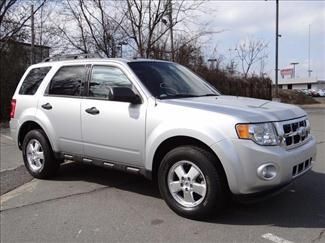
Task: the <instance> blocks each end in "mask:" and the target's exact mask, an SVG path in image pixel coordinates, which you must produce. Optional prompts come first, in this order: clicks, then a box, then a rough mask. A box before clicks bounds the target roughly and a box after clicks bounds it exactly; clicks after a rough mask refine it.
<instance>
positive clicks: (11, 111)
mask: <svg viewBox="0 0 325 243" xmlns="http://www.w3.org/2000/svg"><path fill="white" fill-rule="evenodd" d="M15 111H16V100H15V99H12V100H11V110H10V118H11V119H12V118H14V117H15Z"/></svg>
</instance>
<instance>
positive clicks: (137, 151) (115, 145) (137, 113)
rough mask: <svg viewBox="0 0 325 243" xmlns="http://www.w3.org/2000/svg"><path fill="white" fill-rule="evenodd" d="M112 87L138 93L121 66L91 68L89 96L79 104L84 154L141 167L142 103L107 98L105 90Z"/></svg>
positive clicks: (143, 130) (107, 94) (96, 66)
mask: <svg viewBox="0 0 325 243" xmlns="http://www.w3.org/2000/svg"><path fill="white" fill-rule="evenodd" d="M114 86H115V87H116V86H119V87H121V86H126V87H130V88H132V89H133V91H134V92H135V93H138V94H139V92H138V91H137V89H136V88H135V86H134V85H133V84H132V82H131V81H130V79H129V78H128V76H127V75H126V74H125V72H124V71H122V69H121V68H119V67H117V66H107V65H94V66H93V67H92V69H91V72H90V81H89V88H88V89H89V92H88V93H89V95H88V97H87V99H83V100H82V104H81V120H82V137H83V142H84V152H85V156H86V157H88V158H89V159H92V158H95V159H102V160H108V161H112V162H119V163H125V164H127V165H134V166H138V167H141V165H142V163H143V151H144V146H145V117H146V103H142V104H137V105H134V104H131V103H128V102H118V101H112V100H109V89H110V87H114ZM139 95H140V94H139ZM140 97H141V96H140ZM89 109H96V110H97V111H98V112H96V113H94V114H90V113H88V112H87V110H89Z"/></svg>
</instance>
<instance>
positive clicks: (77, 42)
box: [58, 0, 126, 57]
mask: <svg viewBox="0 0 325 243" xmlns="http://www.w3.org/2000/svg"><path fill="white" fill-rule="evenodd" d="M109 4H114V2H109V1H103V0H89V1H87V0H78V1H69V0H66V2H65V4H64V6H65V9H66V13H65V19H66V20H69V22H67V23H65V24H61V25H58V29H59V30H60V32H61V33H62V36H63V37H64V39H66V40H67V41H68V43H69V44H70V45H72V46H73V47H74V48H75V49H77V50H79V51H81V52H82V53H89V52H98V53H100V54H103V55H104V56H107V57H116V56H117V49H118V45H119V43H121V42H123V41H124V40H125V36H126V34H125V31H123V28H122V26H121V22H123V20H124V16H123V15H118V14H114V13H116V11H115V9H113V8H114V6H111V5H109ZM72 23H74V27H75V30H76V31H74V32H71V31H70V28H71V24H72Z"/></svg>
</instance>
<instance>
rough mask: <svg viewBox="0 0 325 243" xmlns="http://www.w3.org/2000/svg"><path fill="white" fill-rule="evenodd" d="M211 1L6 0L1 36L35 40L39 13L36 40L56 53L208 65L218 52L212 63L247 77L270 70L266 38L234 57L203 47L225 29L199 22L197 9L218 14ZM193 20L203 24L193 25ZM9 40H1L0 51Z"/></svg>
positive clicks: (0, 13)
mask: <svg viewBox="0 0 325 243" xmlns="http://www.w3.org/2000/svg"><path fill="white" fill-rule="evenodd" d="M205 4H206V1H204V0H202V1H186V0H124V1H109V0H73V1H69V0H62V1H59V0H24V1H22V0H2V1H1V3H0V40H1V42H2V43H6V42H8V41H12V40H14V41H22V42H30V39H31V23H30V22H31V21H30V20H31V15H32V14H33V15H34V19H35V28H34V29H35V36H36V38H35V41H36V44H39V45H47V46H50V47H51V52H52V54H53V55H59V54H64V53H76V52H77V53H96V54H98V55H100V56H103V57H122V56H123V57H125V56H129V57H130V56H135V57H141V58H158V59H167V60H172V61H176V62H178V63H181V64H184V65H186V66H189V67H197V66H198V65H204V63H206V62H207V61H206V60H205V57H204V56H207V55H214V56H212V59H210V61H211V62H210V65H209V66H210V67H211V68H212V69H217V70H218V71H220V70H221V69H222V70H223V71H225V72H228V73H229V74H232V75H233V74H239V75H242V76H244V77H245V78H247V77H248V75H250V74H251V71H252V68H253V65H255V64H256V63H259V64H260V67H259V69H260V73H259V75H261V76H262V75H264V67H265V62H266V60H267V46H268V45H267V43H265V42H263V41H262V40H254V39H246V40H244V41H241V42H239V43H238V45H237V46H236V47H235V48H234V50H235V55H234V57H233V58H231V57H227V58H226V57H225V55H221V54H217V53H214V52H213V51H212V52H210V53H208V54H206V53H203V51H202V48H201V44H202V43H201V40H202V37H207V36H215V34H218V33H221V32H223V30H213V28H212V29H211V28H209V26H208V27H206V26H205V24H200V23H194V22H195V20H193V19H195V18H196V17H197V15H200V14H201V15H202V14H213V13H207V12H206V10H204V9H205ZM32 5H33V6H34V8H33V9H34V11H33V12H31V6H32ZM193 26H196V27H197V28H196V29H199V30H196V31H193V28H194V27H193ZM211 39H213V38H211ZM212 41H213V40H212ZM5 46H6V45H4V44H2V45H0V53H1V52H3V51H4V50H3V48H5ZM211 53H212V54H211Z"/></svg>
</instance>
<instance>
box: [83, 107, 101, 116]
mask: <svg viewBox="0 0 325 243" xmlns="http://www.w3.org/2000/svg"><path fill="white" fill-rule="evenodd" d="M86 112H87V113H89V114H91V115H97V114H99V110H97V108H96V107H91V108H88V109H86Z"/></svg>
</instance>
